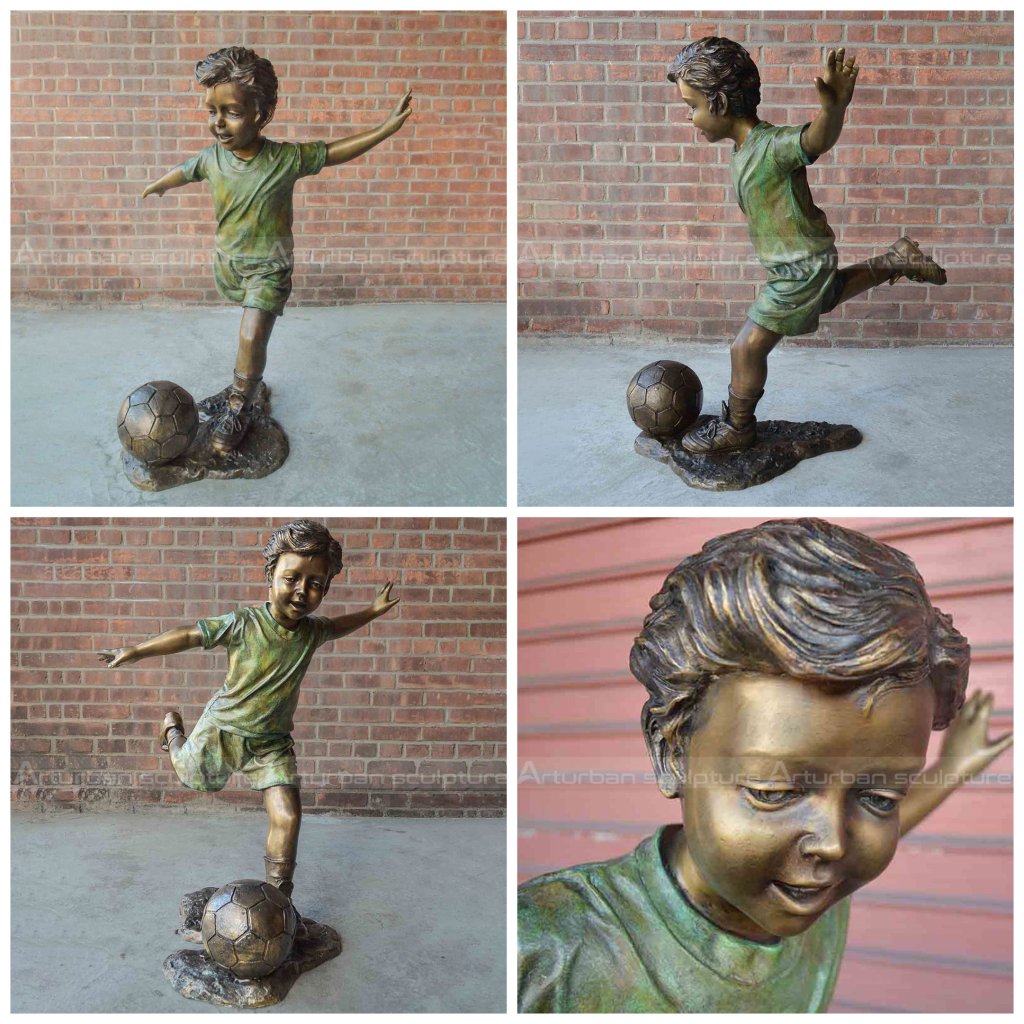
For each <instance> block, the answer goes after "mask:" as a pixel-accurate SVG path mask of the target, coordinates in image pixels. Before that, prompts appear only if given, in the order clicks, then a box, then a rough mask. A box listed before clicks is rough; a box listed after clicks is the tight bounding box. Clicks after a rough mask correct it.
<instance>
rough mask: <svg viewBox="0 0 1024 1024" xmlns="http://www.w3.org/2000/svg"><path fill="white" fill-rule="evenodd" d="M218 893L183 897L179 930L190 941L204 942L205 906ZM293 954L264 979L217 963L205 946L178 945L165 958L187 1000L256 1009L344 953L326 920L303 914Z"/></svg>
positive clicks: (168, 972)
mask: <svg viewBox="0 0 1024 1024" xmlns="http://www.w3.org/2000/svg"><path fill="white" fill-rule="evenodd" d="M216 891H217V888H216V886H208V887H207V888H205V889H199V890H198V891H197V892H190V893H188V894H186V895H185V896H183V897H182V900H181V906H180V907H179V910H178V913H179V915H180V917H181V927H180V928H179V929H178V934H179V935H180V936H181V937H182V938H183V939H184V940H185V941H186V942H196V943H199V944H202V941H203V940H202V935H201V932H200V929H201V927H202V920H203V910H204V909H205V908H206V903H207V901H208V900H209V898H210V897H211V896H212V895H213V894H214V893H215V892H216ZM301 922H302V923H301V924H300V926H299V933H298V934H297V935H296V936H295V945H294V946H293V947H292V952H291V955H290V956H289V957H288V959H287V960H285V962H284V963H283V964H282V965H281V966H280V967H278V969H277V970H276V971H274V972H273V973H271V974H268V975H266V977H263V978H253V979H245V978H236V977H235V975H233V974H232V973H231V971H229V970H228V969H227V968H226V967H221V966H220V964H217V963H214V961H213V960H211V959H210V958H209V957H208V956H207V955H206V953H205V952H204V951H203V950H200V949H180V950H178V952H177V953H172V954H171V955H170V956H169V957H168V958H167V959H166V960H165V961H164V976H165V977H166V978H167V979H168V980H169V981H170V982H171V984H172V985H173V986H174V988H175V990H176V991H178V992H179V993H180V994H181V995H183V996H184V997H185V998H186V999H201V1000H202V1001H203V1002H207V1003H213V1004H214V1005H216V1006H233V1007H236V1008H238V1009H244V1010H255V1009H259V1008H260V1007H263V1006H275V1005H276V1004H277V1003H280V1002H281V1001H282V1000H283V999H284V998H285V996H287V995H288V993H289V992H290V991H291V988H292V985H294V984H295V982H296V981H297V980H298V978H299V976H300V975H302V974H305V973H306V971H311V970H313V968H314V967H319V966H320V965H321V964H322V963H326V962H327V961H328V960H333V959H334V957H336V956H337V955H338V954H339V953H340V952H341V937H340V936H339V935H338V933H337V932H336V931H335V930H334V929H333V928H329V927H328V926H327V925H325V924H317V922H316V921H313V920H310V918H308V917H303V918H301Z"/></svg>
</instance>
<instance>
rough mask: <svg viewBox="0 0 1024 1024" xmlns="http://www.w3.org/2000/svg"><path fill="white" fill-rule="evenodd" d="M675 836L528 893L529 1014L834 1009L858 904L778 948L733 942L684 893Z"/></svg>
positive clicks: (523, 996)
mask: <svg viewBox="0 0 1024 1024" xmlns="http://www.w3.org/2000/svg"><path fill="white" fill-rule="evenodd" d="M674 827H679V826H674ZM666 831H667V829H665V828H662V829H659V830H658V832H657V833H655V835H653V836H651V837H650V838H648V839H645V840H644V841H643V842H642V843H641V844H640V845H639V846H638V847H637V848H636V849H635V850H634V851H633V852H632V853H630V854H627V855H626V856H625V857H621V858H619V859H617V860H611V861H605V862H602V863H598V864H583V865H580V866H578V867H574V868H568V869H567V870H564V871H558V872H555V873H554V874H550V875H543V876H542V877H540V878H536V879H534V880H533V881H531V882H527V883H526V884H525V885H523V886H521V887H520V890H519V1009H520V1011H521V1012H534V1013H537V1012H547V1013H558V1012H569V1013H585V1012H593V1013H611V1012H620V1013H702V1012H703V1013H727V1012H734V1013H785V1012H792V1013H809V1012H813V1013H817V1012H823V1011H824V1010H825V1009H827V1007H828V1003H829V1000H830V999H831V997H832V991H833V989H834V988H835V981H836V976H837V974H838V972H839V964H840V961H841V959H842V954H843V948H844V946H845V944H846V928H847V922H848V918H849V900H844V901H843V902H841V903H839V904H838V905H837V906H835V907H833V908H832V909H830V910H829V911H827V912H826V913H825V914H824V915H822V917H821V918H820V919H819V920H818V921H816V922H815V923H814V924H813V925H812V926H811V927H810V928H809V929H808V930H807V931H805V932H804V933H803V934H801V935H797V936H794V937H792V938H788V939H781V940H779V942H777V943H775V944H774V945H762V944H761V943H757V942H750V941H748V940H746V939H741V938H738V937H736V936H733V935H730V934H728V933H726V932H723V931H722V930H721V929H719V928H717V927H716V926H715V925H713V924H712V923H711V922H710V921H708V920H707V919H706V918H704V917H702V916H701V915H700V914H698V913H697V912H696V911H695V910H693V909H692V908H691V907H690V905H689V904H688V903H687V902H686V900H685V899H684V898H683V895H682V893H681V892H680V891H679V889H678V888H677V887H676V885H675V882H674V881H673V880H672V877H671V875H670V874H669V872H668V870H667V869H666V868H665V865H664V863H663V861H662V856H661V852H660V850H661V844H662V840H663V837H664V836H665V834H666Z"/></svg>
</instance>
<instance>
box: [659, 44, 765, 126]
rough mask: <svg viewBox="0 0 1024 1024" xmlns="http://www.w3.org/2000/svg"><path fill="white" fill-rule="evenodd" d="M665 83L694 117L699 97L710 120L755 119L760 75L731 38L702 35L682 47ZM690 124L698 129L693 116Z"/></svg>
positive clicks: (670, 66) (759, 95) (697, 120)
mask: <svg viewBox="0 0 1024 1024" xmlns="http://www.w3.org/2000/svg"><path fill="white" fill-rule="evenodd" d="M668 80H669V81H670V82H673V83H675V84H676V85H678V86H679V91H680V92H681V93H682V95H683V99H685V100H686V101H687V102H688V103H689V104H690V106H691V107H692V108H694V109H695V110H696V111H697V112H698V114H699V111H700V109H701V104H700V100H701V97H703V102H704V104H706V107H707V112H708V113H709V114H710V116H711V117H715V118H722V117H728V118H731V119H735V118H741V117H757V105H758V104H759V103H760V102H761V76H760V75H759V74H758V72H757V66H756V65H755V64H754V62H753V60H751V59H750V54H749V53H747V51H746V50H744V49H743V47H742V46H740V45H739V43H734V42H733V41H732V40H731V39H723V38H721V37H720V36H705V37H704V38H703V39H698V40H697V41H696V42H693V43H689V44H688V45H687V46H684V47H683V49H682V50H680V51H679V53H678V54H676V57H675V59H674V60H673V61H672V63H671V64H670V65H669V68H668ZM694 124H696V125H697V127H698V128H702V125H701V124H700V123H699V119H698V115H697V114H695V119H694ZM702 130H703V128H702Z"/></svg>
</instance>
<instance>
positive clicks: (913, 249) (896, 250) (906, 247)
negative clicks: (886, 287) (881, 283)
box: [886, 235, 946, 285]
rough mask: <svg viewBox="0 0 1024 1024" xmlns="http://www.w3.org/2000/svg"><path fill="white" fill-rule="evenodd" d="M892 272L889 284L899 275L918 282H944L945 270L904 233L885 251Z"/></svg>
mask: <svg viewBox="0 0 1024 1024" xmlns="http://www.w3.org/2000/svg"><path fill="white" fill-rule="evenodd" d="M886 255H887V256H888V257H889V266H890V267H892V274H891V276H890V277H889V284H891V285H892V284H895V283H896V282H897V281H898V280H899V279H900V278H901V277H905V278H907V280H908V281H916V282H918V283H919V284H945V283H946V271H945V270H943V269H942V267H940V266H939V265H938V263H936V262H935V260H933V259H932V258H931V256H927V255H925V254H924V253H923V252H922V251H921V247H920V246H919V245H918V244H917V242H915V241H914V240H913V239H912V238H908V237H907V236H906V235H904V236H903V237H902V238H899V239H897V240H896V241H895V242H893V244H892V245H891V246H889V251H888V253H886Z"/></svg>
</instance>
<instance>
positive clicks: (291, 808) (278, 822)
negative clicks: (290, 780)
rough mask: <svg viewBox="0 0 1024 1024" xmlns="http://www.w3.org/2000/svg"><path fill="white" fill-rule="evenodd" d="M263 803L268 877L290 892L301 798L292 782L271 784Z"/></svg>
mask: <svg viewBox="0 0 1024 1024" xmlns="http://www.w3.org/2000/svg"><path fill="white" fill-rule="evenodd" d="M263 806H264V807H266V809H267V817H268V818H269V819H270V827H269V828H268V829H267V855H266V857H264V861H265V862H266V865H267V881H268V882H270V883H271V884H272V885H276V886H277V887H278V888H279V889H280V890H281V892H283V893H284V894H285V895H286V896H291V894H292V889H293V888H294V886H293V884H292V876H293V875H294V874H295V855H296V853H297V851H298V848H299V826H300V825H301V824H302V801H301V799H300V798H299V791H298V789H297V788H296V787H295V786H271V787H270V788H269V789H265V790H263Z"/></svg>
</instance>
